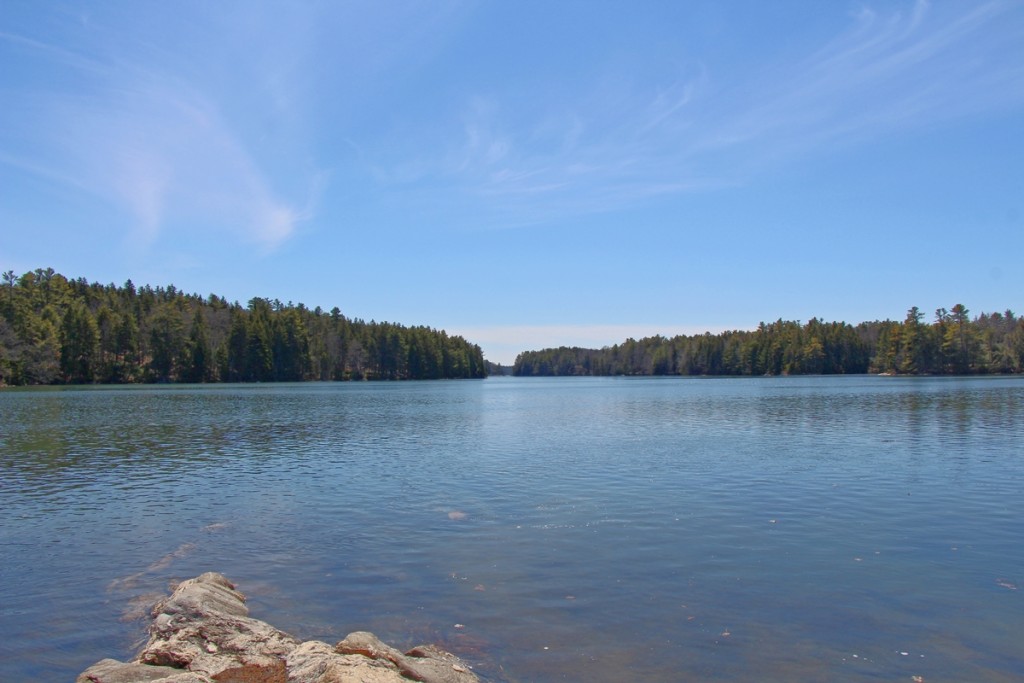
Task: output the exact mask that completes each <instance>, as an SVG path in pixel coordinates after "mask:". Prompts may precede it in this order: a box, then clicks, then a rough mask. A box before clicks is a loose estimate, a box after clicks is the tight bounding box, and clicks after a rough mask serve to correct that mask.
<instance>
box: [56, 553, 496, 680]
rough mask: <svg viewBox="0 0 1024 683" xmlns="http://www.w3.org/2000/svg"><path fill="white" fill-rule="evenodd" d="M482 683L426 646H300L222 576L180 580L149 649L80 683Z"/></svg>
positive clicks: (359, 635)
mask: <svg viewBox="0 0 1024 683" xmlns="http://www.w3.org/2000/svg"><path fill="white" fill-rule="evenodd" d="M409 680H414V681H423V682H424V683H478V681H479V679H478V678H477V676H476V675H475V674H473V673H472V671H471V670H470V667H469V666H468V665H467V664H466V663H465V662H463V661H462V660H460V659H459V658H458V657H456V656H455V655H453V654H450V653H448V652H445V651H443V650H441V649H439V648H437V647H434V646H432V645H423V646H420V647H417V648H414V649H413V650H410V651H409V652H407V653H405V654H403V653H401V652H400V651H398V650H396V649H395V648H393V647H391V646H390V645H387V644H385V643H383V642H381V640H380V639H378V638H377V637H376V636H375V635H373V634H372V633H367V632H365V631H357V632H355V633H351V634H349V635H348V636H347V637H346V638H345V639H344V640H342V641H341V642H340V643H338V644H337V645H336V646H335V647H333V648H332V647H331V646H330V645H328V644H326V643H321V642H319V641H309V642H307V643H300V642H299V641H298V640H297V639H295V638H293V637H292V636H290V635H289V634H287V633H285V632H284V631H280V630H278V629H276V628H274V627H273V626H271V625H270V624H267V623H266V622H263V621H260V620H258V619H253V618H252V617H250V616H249V608H248V607H246V605H245V596H244V595H243V594H242V593H240V592H239V591H237V590H236V589H235V585H234V584H233V583H231V582H230V581H228V579H227V578H225V577H224V576H222V575H221V574H216V573H214V572H208V573H206V574H203V575H201V576H197V577H196V578H194V579H189V580H188V581H183V582H182V583H181V584H179V585H178V587H177V588H176V589H175V590H174V592H173V593H172V594H171V595H170V597H168V598H166V599H164V600H161V601H160V602H158V603H157V605H156V606H155V607H154V608H153V622H152V624H151V625H150V627H149V642H147V643H146V646H145V647H144V648H143V649H142V651H141V652H140V653H139V654H138V656H136V657H135V659H134V660H133V661H131V662H127V663H125V662H118V661H115V660H113V659H104V660H102V661H100V662H97V663H96V664H94V665H93V666H91V667H89V668H88V669H86V670H85V671H84V672H82V674H81V675H79V677H78V678H77V679H76V683H149V682H150V681H159V682H160V683H407V682H408V681H409Z"/></svg>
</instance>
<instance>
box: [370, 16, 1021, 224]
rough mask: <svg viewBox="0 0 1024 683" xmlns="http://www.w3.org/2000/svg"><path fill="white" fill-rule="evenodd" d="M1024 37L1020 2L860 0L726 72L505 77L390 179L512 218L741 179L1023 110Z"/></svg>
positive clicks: (498, 218)
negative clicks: (559, 85)
mask: <svg viewBox="0 0 1024 683" xmlns="http://www.w3.org/2000/svg"><path fill="white" fill-rule="evenodd" d="M1007 19H1012V20H1011V21H1007ZM1022 38H1024V36H1022V31H1021V25H1020V16H1019V3H1011V2H1003V1H1001V0H996V1H993V2H987V3H982V4H970V3H969V4H953V5H943V6H942V7H941V8H938V9H937V8H933V7H932V6H931V5H930V4H929V3H928V2H926V1H925V0H918V1H917V2H915V3H908V4H906V5H904V6H903V7H902V8H900V9H896V10H893V9H892V6H891V5H886V9H885V10H884V11H875V10H872V9H870V8H867V7H865V8H862V9H861V10H860V11H858V12H857V13H855V14H852V15H850V17H849V20H848V22H847V25H846V27H845V29H844V30H842V31H841V32H839V33H838V34H836V35H834V36H832V37H831V38H826V39H825V40H823V41H822V42H820V43H819V44H818V46H817V47H816V48H812V49H811V50H809V51H808V52H807V54H806V56H805V57H803V58H795V59H794V58H792V57H791V58H790V59H789V60H788V61H785V62H778V61H776V62H771V61H765V62H758V61H757V56H756V55H755V56H754V58H753V59H752V61H751V62H750V63H749V64H748V68H746V69H745V70H743V71H739V72H735V73H732V72H731V73H730V74H729V78H725V77H723V76H722V75H721V74H720V73H716V68H717V65H716V64H715V63H691V64H689V66H685V65H684V66H682V67H680V68H678V69H677V70H676V73H675V76H674V77H672V78H670V79H669V80H667V81H665V82H662V83H653V84H652V83H650V79H649V77H647V76H646V75H642V74H639V73H637V74H635V83H627V84H626V85H624V86H623V85H621V84H618V83H617V87H615V88H608V87H607V83H606V81H605V80H604V79H602V78H601V76H600V75H599V74H598V75H596V76H594V80H593V81H592V82H591V84H590V86H589V88H590V89H589V90H588V88H587V86H586V85H579V86H577V85H575V84H574V86H572V87H575V88H576V89H575V90H573V91H572V92H570V93H569V94H568V95H566V97H564V98H562V99H558V100H556V101H554V102H551V103H550V104H548V105H547V106H545V104H544V103H543V102H540V103H538V102H534V101H527V102H525V103H524V102H523V100H524V98H523V96H522V95H523V94H522V93H521V92H518V91H517V92H514V93H513V92H506V91H503V90H502V89H501V88H500V87H498V88H496V89H495V90H494V91H492V92H490V93H488V94H487V95H486V96H481V95H473V96H471V97H468V98H467V101H466V107H465V109H464V110H463V113H462V122H461V125H460V126H459V127H456V126H452V125H449V126H448V127H447V129H448V131H449V133H450V135H449V137H448V139H447V143H443V144H445V146H444V147H443V148H442V151H441V152H440V154H439V155H438V156H437V157H435V159H434V161H433V162H431V161H429V160H428V159H425V158H424V156H423V154H422V153H421V154H418V156H417V159H416V169H417V172H416V174H415V176H408V175H406V176H401V174H398V173H395V174H388V173H385V174H383V176H382V177H389V178H392V179H395V180H396V181H398V182H400V183H421V182H425V181H432V182H430V186H431V187H430V192H436V191H437V190H438V185H441V186H442V187H443V188H446V190H445V191H449V192H452V193H456V194H460V195H461V196H462V197H464V198H466V197H469V198H475V200H476V201H477V202H478V206H479V208H480V210H481V212H483V213H486V216H487V219H488V222H490V223H491V224H497V225H500V226H505V227H509V226H515V225H520V224H523V223H532V222H544V221H550V220H552V219H557V218H560V217H564V216H567V215H578V214H586V213H593V212H604V211H609V210H615V209H620V208H624V207H630V206H633V205H636V204H638V203H642V202H645V201H649V200H650V199H652V198H654V197H659V196H668V195H679V194H685V193H690V192H695V191H705V190H707V189H709V188H719V187H727V186H732V185H736V184H740V183H744V182H747V181H748V180H749V179H750V178H751V177H755V176H756V175H757V174H759V173H764V172H766V171H770V169H772V168H777V167H779V166H780V165H783V166H784V165H787V164H791V163H794V162H796V161H800V160H804V159H807V158H808V157H812V156H814V155H820V154H823V153H828V152H829V151H832V150H835V149H839V148H842V147H844V146H850V145H856V144H858V143H861V142H863V141H866V140H876V139H878V138H880V137H884V136H888V135H893V134H899V133H903V132H907V131H917V130H919V129H922V128H928V127H934V126H939V125H943V124H944V123H946V122H948V121H951V120H954V119H957V118H961V117H965V116H972V115H976V114H984V113H986V112H992V111H1000V110H1004V109H1005V108H1007V107H1019V106H1020V105H1021V104H1022V103H1024V89H1022V88H1021V87H1020V84H1021V83H1022V82H1024V60H1022V59H1021V48H1020V44H1021V43H1020V41H1021V40H1022ZM537 77H538V79H543V74H538V76H537ZM549 90H552V91H555V90H557V89H556V88H549ZM431 125H433V126H437V122H436V121H432V122H431ZM442 125H443V124H442ZM422 137H423V139H426V140H430V139H431V138H432V137H434V138H436V135H435V136H430V135H424V136H422ZM406 143H407V141H403V145H404V146H405V147H408V146H409V145H408V144H406ZM403 163H404V162H401V161H398V162H396V163H395V164H394V167H396V168H398V167H403Z"/></svg>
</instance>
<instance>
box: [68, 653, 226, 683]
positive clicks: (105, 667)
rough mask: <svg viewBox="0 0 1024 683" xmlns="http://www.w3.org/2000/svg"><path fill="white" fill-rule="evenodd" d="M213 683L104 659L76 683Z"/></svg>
mask: <svg viewBox="0 0 1024 683" xmlns="http://www.w3.org/2000/svg"><path fill="white" fill-rule="evenodd" d="M153 681H158V682H159V683H213V679H211V678H208V677H206V676H203V675H201V674H197V673H193V672H191V671H182V670H181V669H172V668H171V667H168V666H150V665H148V664H138V663H125V662H119V661H117V660H114V659H102V660H100V661H98V662H96V663H95V664H93V665H92V666H90V667H89V668H88V669H86V670H85V671H83V672H82V673H80V674H79V675H78V678H76V679H75V683H150V682H153Z"/></svg>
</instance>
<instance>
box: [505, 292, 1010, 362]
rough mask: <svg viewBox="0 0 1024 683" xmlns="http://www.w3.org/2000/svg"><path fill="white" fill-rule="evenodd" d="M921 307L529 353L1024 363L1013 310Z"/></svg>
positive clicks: (544, 356)
mask: <svg viewBox="0 0 1024 683" xmlns="http://www.w3.org/2000/svg"><path fill="white" fill-rule="evenodd" d="M923 318H924V315H923V314H922V313H921V311H920V310H919V309H918V308H917V307H916V306H915V307H913V308H911V309H910V310H909V311H908V312H907V317H906V319H905V320H904V321H903V322H901V323H900V322H893V321H891V320H886V321H881V322H878V321H876V322H870V323H861V324H859V325H857V326H856V327H853V326H851V325H849V324H847V323H836V322H832V323H825V322H822V321H820V320H818V319H816V318H815V319H812V320H810V321H809V322H808V323H806V324H805V325H801V324H800V323H799V322H793V321H784V320H778V321H776V322H774V323H769V324H765V323H761V325H759V326H758V328H757V329H756V330H754V331H753V332H744V331H731V332H723V333H722V334H718V335H712V334H710V333H706V334H703V335H695V336H692V337H691V336H685V335H684V336H678V337H673V338H671V339H668V338H665V337H649V338H647V339H641V340H639V341H637V340H634V339H627V340H626V341H625V342H623V343H622V344H616V345H615V346H611V347H605V348H603V349H581V348H568V347H564V346H563V347H560V348H557V349H544V350H541V351H529V352H526V353H521V354H519V356H518V357H517V358H516V363H515V366H514V368H513V373H514V374H516V375H519V376H530V375H538V376H539V375H806V374H825V375H831V374H856V373H865V372H878V373H889V374H915V375H916V374H954V373H955V374H970V373H1011V372H1021V371H1022V369H1024V318H1017V317H1016V316H1014V314H1013V312H1012V311H1006V312H1005V313H1002V314H1000V313H994V314H991V315H984V314H982V315H981V316H979V317H978V318H976V319H974V320H971V319H970V318H969V317H968V311H967V308H965V307H964V306H963V305H961V304H957V305H956V306H954V307H953V308H952V309H951V310H950V311H948V312H947V311H946V310H945V309H940V310H939V311H938V312H937V313H936V321H935V323H934V324H932V325H928V324H925V323H924V322H923Z"/></svg>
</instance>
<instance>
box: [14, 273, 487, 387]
mask: <svg viewBox="0 0 1024 683" xmlns="http://www.w3.org/2000/svg"><path fill="white" fill-rule="evenodd" d="M485 375H486V367H485V365H484V359H483V353H482V352H481V350H480V347H479V346H477V345H475V344H471V343H469V342H468V341H466V340H465V339H463V338H462V337H459V336H449V335H448V334H447V333H445V332H444V331H443V330H435V329H432V328H428V327H422V326H419V327H405V326H402V325H398V324H393V323H388V322H374V321H371V322H364V321H362V320H358V319H349V318H346V317H345V316H344V315H342V314H341V311H340V310H339V309H338V308H337V307H335V308H334V309H332V310H331V311H330V312H325V311H323V310H321V309H320V308H319V307H317V308H316V309H313V310H310V309H308V308H306V307H305V306H303V305H302V304H292V303H291V302H289V303H287V304H283V303H281V302H280V301H277V300H269V299H263V298H253V299H251V300H250V301H249V302H248V305H247V306H245V307H242V306H241V305H240V304H239V303H237V302H235V303H228V302H227V300H225V299H224V298H223V297H218V296H216V295H212V294H211V295H210V296H208V297H202V296H199V295H197V294H186V293H184V292H182V291H179V290H178V289H176V288H175V287H174V286H168V287H155V288H154V287H150V286H148V285H146V286H142V287H136V286H135V285H134V284H133V283H132V281H131V280H128V281H127V282H125V283H124V285H123V286H120V287H119V286H116V285H113V284H109V285H102V284H98V283H91V284H90V283H89V282H87V281H86V280H85V279H84V278H79V279H68V278H66V277H64V276H63V275H61V274H59V273H56V272H54V271H53V269H52V268H47V269H45V270H44V269H37V270H35V271H30V272H27V273H25V274H24V275H21V276H20V277H18V276H16V275H15V273H14V272H13V271H7V272H5V273H4V274H3V281H2V283H0V386H2V385H37V384H88V383H111V384H120V383H153V382H277V381H284V382H299V381H308V380H359V379H390V380H404V379H456V378H457V379H469V378H482V377H484V376H485Z"/></svg>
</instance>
